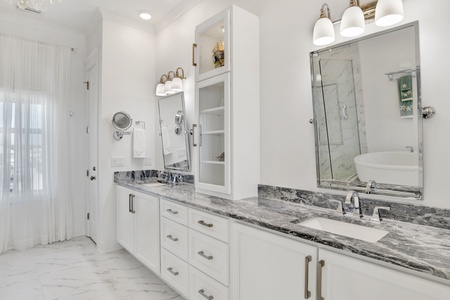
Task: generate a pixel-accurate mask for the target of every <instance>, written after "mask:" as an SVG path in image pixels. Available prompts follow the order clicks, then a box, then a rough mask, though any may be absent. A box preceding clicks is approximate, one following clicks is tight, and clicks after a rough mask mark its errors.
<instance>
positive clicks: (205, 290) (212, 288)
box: [189, 268, 229, 300]
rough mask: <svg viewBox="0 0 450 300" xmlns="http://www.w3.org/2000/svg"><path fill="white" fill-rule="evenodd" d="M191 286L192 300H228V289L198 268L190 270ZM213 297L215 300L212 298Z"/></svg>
mask: <svg viewBox="0 0 450 300" xmlns="http://www.w3.org/2000/svg"><path fill="white" fill-rule="evenodd" d="M189 286H190V296H191V297H190V298H189V299H191V300H205V299H214V300H228V299H229V291H228V288H227V287H226V286H224V285H222V284H220V283H218V282H217V281H215V280H214V279H212V278H211V277H209V276H208V275H205V274H204V273H203V272H201V271H199V270H197V269H196V268H191V269H190V270H189ZM212 297H213V298H212Z"/></svg>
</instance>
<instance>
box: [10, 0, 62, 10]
mask: <svg viewBox="0 0 450 300" xmlns="http://www.w3.org/2000/svg"><path fill="white" fill-rule="evenodd" d="M6 2H8V3H10V4H15V5H16V6H17V7H18V8H20V9H28V10H34V11H37V12H44V11H46V10H47V6H48V3H50V4H51V5H53V4H55V3H61V2H62V0H6Z"/></svg>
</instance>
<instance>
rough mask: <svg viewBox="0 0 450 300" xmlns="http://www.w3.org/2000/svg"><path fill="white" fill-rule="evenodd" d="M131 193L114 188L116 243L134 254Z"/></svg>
mask: <svg viewBox="0 0 450 300" xmlns="http://www.w3.org/2000/svg"><path fill="white" fill-rule="evenodd" d="M132 195H133V194H132V191H131V190H129V189H126V188H124V187H121V186H117V187H116V203H117V207H116V209H117V242H118V243H119V244H121V245H122V246H123V247H124V248H125V249H127V250H128V251H130V252H134V214H133V212H132V197H133V196H132Z"/></svg>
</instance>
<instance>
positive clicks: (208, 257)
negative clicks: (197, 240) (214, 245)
mask: <svg viewBox="0 0 450 300" xmlns="http://www.w3.org/2000/svg"><path fill="white" fill-rule="evenodd" d="M197 254H198V255H200V256H201V257H204V258H206V259H207V260H212V259H213V258H214V257H213V256H212V255H205V252H203V251H200V252H198V253H197Z"/></svg>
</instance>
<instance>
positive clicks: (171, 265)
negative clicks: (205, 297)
mask: <svg viewBox="0 0 450 300" xmlns="http://www.w3.org/2000/svg"><path fill="white" fill-rule="evenodd" d="M161 276H162V278H164V280H166V281H167V282H168V283H169V284H171V285H172V286H173V287H174V288H175V289H177V290H178V292H179V293H181V294H182V295H183V296H185V297H186V298H187V297H189V265H188V263H187V262H185V261H183V260H181V259H179V258H178V257H176V256H175V255H173V254H171V253H170V252H169V251H167V250H164V249H161Z"/></svg>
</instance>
